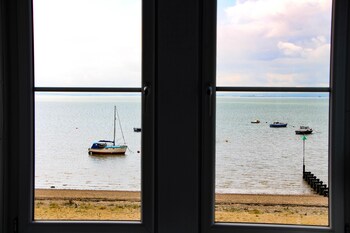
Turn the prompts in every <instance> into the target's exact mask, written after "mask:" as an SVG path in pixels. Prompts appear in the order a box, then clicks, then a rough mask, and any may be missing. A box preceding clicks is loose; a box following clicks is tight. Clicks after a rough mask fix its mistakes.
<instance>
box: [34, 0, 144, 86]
mask: <svg viewBox="0 0 350 233" xmlns="http://www.w3.org/2000/svg"><path fill="white" fill-rule="evenodd" d="M141 2H142V1H141V0H33V15H34V50H35V51H34V54H35V86H36V87H42V86H44V87H140V86H141Z"/></svg>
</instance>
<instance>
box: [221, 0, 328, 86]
mask: <svg viewBox="0 0 350 233" xmlns="http://www.w3.org/2000/svg"><path fill="white" fill-rule="evenodd" d="M331 8H332V0H244V1H243V0H241V1H240V0H233V1H227V0H218V9H217V85H218V86H293V87H305V86H313V87H328V86H329V67H330V65H329V64H330V41H331V38H330V34H331ZM321 25H322V26H321Z"/></svg>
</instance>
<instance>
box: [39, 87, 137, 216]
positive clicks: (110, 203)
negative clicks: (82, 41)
mask: <svg viewBox="0 0 350 233" xmlns="http://www.w3.org/2000/svg"><path fill="white" fill-rule="evenodd" d="M114 106H116V107H117V110H118V114H117V121H116V130H115V132H116V136H115V139H116V140H115V144H116V145H118V144H124V139H125V143H126V145H127V147H128V149H127V150H126V152H125V154H122V155H120V154H89V152H88V149H89V148H91V145H92V144H93V142H97V141H99V140H109V141H113V137H114ZM118 119H119V121H120V124H119V121H118ZM120 126H121V128H120ZM140 127H141V96H140V94H138V93H127V94H114V93H109V94H108V93H105V94H103V93H85V94H82V93H44V92H38V93H36V95H35V211H34V219H35V220H140V219H141V218H140V213H141V212H140V206H141V204H140V190H141V134H140V132H135V131H134V128H140ZM123 137H124V139H123ZM102 144H103V143H102Z"/></svg>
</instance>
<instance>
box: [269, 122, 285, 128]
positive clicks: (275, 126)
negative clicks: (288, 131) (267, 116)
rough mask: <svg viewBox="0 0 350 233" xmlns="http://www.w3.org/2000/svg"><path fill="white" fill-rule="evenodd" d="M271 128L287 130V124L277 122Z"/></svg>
mask: <svg viewBox="0 0 350 233" xmlns="http://www.w3.org/2000/svg"><path fill="white" fill-rule="evenodd" d="M270 127H271V128H285V127H287V123H282V122H278V121H275V122H273V123H272V124H270Z"/></svg>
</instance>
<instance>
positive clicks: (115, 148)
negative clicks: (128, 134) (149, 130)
mask: <svg viewBox="0 0 350 233" xmlns="http://www.w3.org/2000/svg"><path fill="white" fill-rule="evenodd" d="M117 116H118V122H119V126H120V131H121V134H122V137H123V141H124V143H123V144H119V145H116V144H115V135H116V133H115V130H116V129H115V128H116V120H117ZM127 149H128V146H127V145H126V143H125V138H124V134H123V130H122V125H121V123H120V119H119V114H118V111H117V107H116V106H114V136H113V141H110V140H99V141H98V142H94V143H93V144H92V146H91V148H89V154H101V155H103V154H109V155H111V154H119V155H125V152H126V150H127Z"/></svg>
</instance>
